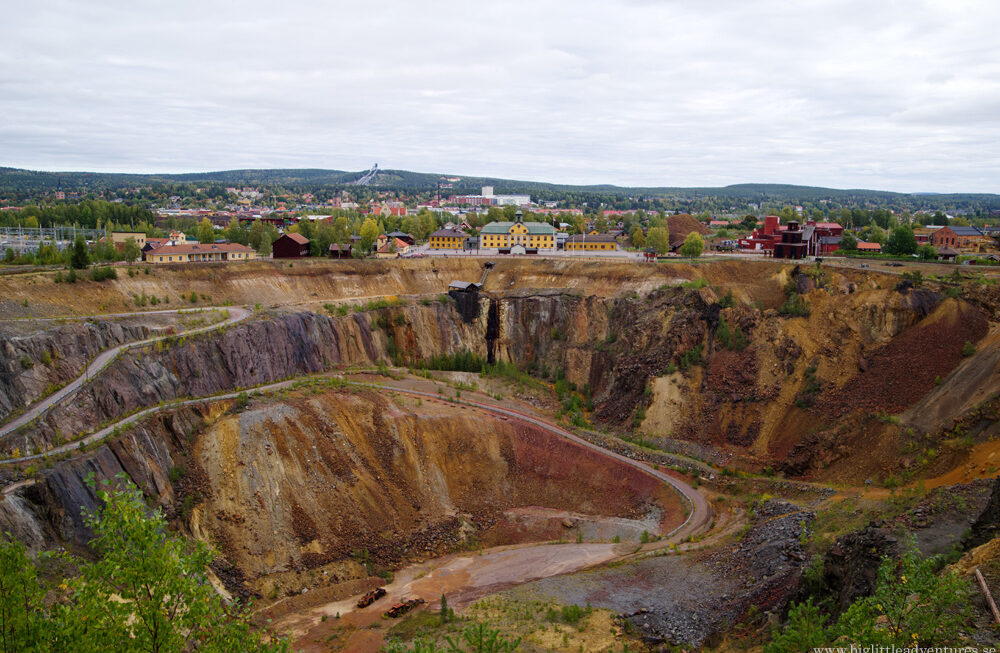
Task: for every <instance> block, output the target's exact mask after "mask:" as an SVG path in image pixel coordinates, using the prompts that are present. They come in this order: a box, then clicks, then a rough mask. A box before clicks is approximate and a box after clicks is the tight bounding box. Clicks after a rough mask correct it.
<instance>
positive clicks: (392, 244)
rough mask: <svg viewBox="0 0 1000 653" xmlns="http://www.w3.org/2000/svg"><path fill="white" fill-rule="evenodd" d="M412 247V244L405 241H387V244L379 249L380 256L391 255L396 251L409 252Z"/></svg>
mask: <svg viewBox="0 0 1000 653" xmlns="http://www.w3.org/2000/svg"><path fill="white" fill-rule="evenodd" d="M409 247H410V243H408V242H406V241H405V240H400V239H399V238H393V239H392V240H386V241H385V244H384V245H382V246H381V247H379V248H378V253H379V254H390V253H392V252H394V251H399V250H407V249H409Z"/></svg>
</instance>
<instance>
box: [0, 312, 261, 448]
mask: <svg viewBox="0 0 1000 653" xmlns="http://www.w3.org/2000/svg"><path fill="white" fill-rule="evenodd" d="M206 310H225V311H228V313H229V317H228V318H226V320H224V321H223V322H216V323H214V324H209V325H208V326H203V327H198V328H196V329H188V330H187V331H181V332H180V333H176V334H172V335H166V336H157V337H155V338H147V339H146V340H137V341H135V342H126V343H124V344H121V345H118V346H117V347H112V348H111V349H105V350H104V351H102V352H101V353H100V354H98V355H97V356H96V357H95V358H94V360H93V361H91V363H90V365H88V366H87V368H86V369H85V370H84V371H83V374H81V375H80V376H78V377H76V378H75V379H73V380H72V381H70V382H69V383H67V384H66V385H65V386H63V387H62V388H60V389H59V390H57V391H55V392H53V393H52V394H50V395H49V396H48V397H46V398H44V399H42V400H41V401H39V402H38V403H37V404H35V405H34V406H32V407H31V408H29V409H28V410H26V411H24V412H23V413H21V414H20V415H18V416H17V417H15V418H14V419H12V420H10V421H9V422H7V423H6V424H4V425H3V426H0V438H2V437H4V436H5V435H7V434H9V433H12V432H13V431H16V430H17V429H19V428H21V427H22V426H24V425H25V424H27V423H28V422H30V421H32V420H33V419H36V418H37V417H39V416H40V415H42V414H44V413H45V411H47V410H48V409H49V408H51V407H52V406H54V405H56V404H57V403H59V402H60V401H62V400H63V399H65V398H66V397H68V396H69V395H71V394H73V393H74V392H76V391H77V390H78V389H79V388H80V387H82V386H83V384H84V383H86V382H87V380H89V379H90V378H92V377H94V376H95V375H97V374H98V373H99V372H100V371H101V370H103V369H104V368H105V367H107V366H108V365H110V364H111V362H112V361H114V360H115V358H117V357H118V354H120V353H121V352H123V351H125V350H127V349H132V348H134V347H142V346H145V345H150V344H153V343H155V342H158V341H160V340H164V339H166V338H174V337H177V336H189V335H194V334H196V333H201V332H203V331H211V330H213V329H220V328H223V327H227V326H229V325H231V324H236V323H237V322H240V321H242V320H245V319H247V318H248V317H250V316H251V315H253V311H251V310H249V309H247V308H243V307H241V306H231V307H222V306H212V307H210V308H207V309H205V308H202V309H196V310H181V309H173V310H166V311H155V312H154V311H137V312H135V313H115V314H113V315H110V316H103V317H135V316H140V317H141V316H144V315H149V314H150V313H178V314H187V313H198V312H205V311H206ZM143 412H146V411H143ZM140 414H142V413H140ZM120 423H121V422H119V424H120ZM53 451H55V450H53Z"/></svg>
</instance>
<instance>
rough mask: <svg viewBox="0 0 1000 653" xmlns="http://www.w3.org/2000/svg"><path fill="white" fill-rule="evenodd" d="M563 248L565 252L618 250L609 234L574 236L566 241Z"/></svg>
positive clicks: (616, 243)
mask: <svg viewBox="0 0 1000 653" xmlns="http://www.w3.org/2000/svg"><path fill="white" fill-rule="evenodd" d="M563 248H564V249H566V250H567V251H588V252H593V251H602V252H608V251H614V250H617V249H618V242H617V241H616V240H615V237H614V236H612V235H611V234H595V235H591V234H586V235H582V234H574V235H572V236H570V237H569V238H567V239H566V243H565V244H564V245H563Z"/></svg>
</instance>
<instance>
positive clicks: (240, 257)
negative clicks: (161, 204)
mask: <svg viewBox="0 0 1000 653" xmlns="http://www.w3.org/2000/svg"><path fill="white" fill-rule="evenodd" d="M255 258H257V252H255V251H254V250H253V249H251V248H249V247H247V246H246V245H240V244H238V243H204V244H200V243H185V244H183V245H164V246H163V247H157V248H156V249H153V250H150V251H149V252H147V253H146V260H147V261H148V262H150V263H203V262H211V261H249V260H251V259H255Z"/></svg>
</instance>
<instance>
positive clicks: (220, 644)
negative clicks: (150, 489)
mask: <svg viewBox="0 0 1000 653" xmlns="http://www.w3.org/2000/svg"><path fill="white" fill-rule="evenodd" d="M90 482H91V484H92V485H93V480H92V479H91V481H90ZM98 496H99V497H100V499H101V500H102V501H103V502H104V508H103V510H101V511H100V512H99V514H94V515H91V516H90V517H89V519H88V526H89V527H90V528H92V529H93V531H94V539H93V540H92V541H91V548H92V551H93V553H94V554H95V558H94V559H93V560H84V559H81V558H77V557H74V556H71V555H70V554H43V555H42V556H40V557H39V559H38V560H37V562H36V561H35V560H32V559H31V558H29V557H28V555H27V553H26V551H25V548H24V545H23V544H21V543H20V542H18V541H17V540H13V539H12V538H9V537H8V538H7V540H8V541H5V542H3V543H2V544H0V651H3V652H4V653H7V652H13V651H32V652H43V651H115V650H123V646H126V647H127V648H128V649H129V650H134V651H151V652H156V653H168V652H173V651H178V652H179V651H204V652H223V651H233V652H235V651H262V652H266V651H285V650H287V644H286V643H285V642H284V641H282V640H279V639H275V638H270V637H269V636H268V635H267V634H266V633H264V632H262V631H261V630H259V629H257V628H255V627H254V626H252V625H251V624H250V621H249V613H248V612H247V608H246V606H244V605H240V604H239V603H234V604H233V605H226V604H225V603H224V601H223V599H222V597H220V596H219V595H218V594H217V593H216V591H215V589H214V588H213V587H212V585H211V583H210V582H209V577H208V565H209V563H210V562H211V561H212V559H213V557H214V554H213V552H212V551H211V550H210V549H209V548H208V547H207V546H206V545H205V544H204V543H202V542H199V541H193V540H190V541H189V540H186V539H184V538H180V537H175V536H172V535H170V534H169V533H168V532H167V527H166V521H165V520H164V518H163V515H162V513H161V512H160V510H159V509H156V510H154V511H152V512H151V513H150V512H149V511H148V509H147V507H146V504H145V502H144V501H143V497H142V493H141V492H140V491H139V490H138V488H136V487H135V485H133V484H132V483H131V482H129V481H126V480H125V479H124V477H119V478H118V483H116V484H115V485H112V484H110V483H108V482H105V485H104V486H103V487H102V489H101V490H100V491H99V492H98ZM55 569H60V570H62V571H66V572H70V575H69V576H67V577H66V578H64V579H62V580H60V581H59V582H55V581H53V582H46V581H45V580H43V577H47V576H49V575H50V574H51V572H53V571H54V570H55ZM74 569H75V570H76V573H75V574H73V573H72V570H74ZM126 642H127V643H128V644H127V645H126Z"/></svg>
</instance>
